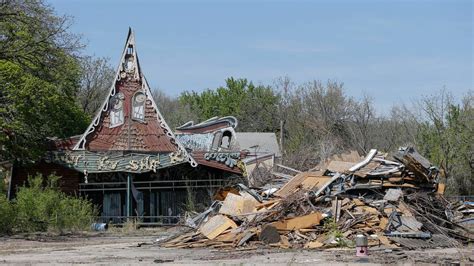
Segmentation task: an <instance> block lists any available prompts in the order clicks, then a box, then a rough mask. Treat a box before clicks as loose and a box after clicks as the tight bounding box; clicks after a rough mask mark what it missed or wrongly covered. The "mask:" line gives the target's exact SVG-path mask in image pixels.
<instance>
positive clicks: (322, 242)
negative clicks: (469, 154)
mask: <svg viewBox="0 0 474 266" xmlns="http://www.w3.org/2000/svg"><path fill="white" fill-rule="evenodd" d="M386 158H388V156H387V155H385V154H382V153H380V152H378V151H377V150H371V151H370V152H369V153H368V154H367V156H366V157H365V158H361V157H360V156H359V155H358V154H357V152H350V153H346V154H342V155H338V156H334V157H333V158H331V159H329V160H327V161H325V162H323V163H321V164H320V165H319V166H317V167H316V168H314V169H312V170H311V171H309V172H302V173H298V174H296V175H295V176H294V177H292V178H291V179H289V180H288V181H287V182H286V183H285V184H283V186H281V187H279V188H276V187H272V186H265V187H263V188H252V189H250V188H247V187H246V186H244V185H241V184H240V185H238V186H237V188H228V189H222V190H221V191H220V192H219V193H218V201H215V202H214V203H213V204H212V206H211V207H210V208H209V209H208V210H207V211H205V212H203V213H201V214H199V215H197V216H194V217H188V218H187V219H186V224H187V225H188V226H190V227H192V228H195V229H196V230H193V231H190V232H187V233H184V234H181V235H179V236H176V237H174V238H172V239H168V240H167V241H166V242H164V243H162V246H164V247H180V248H193V247H209V246H211V247H216V248H236V247H240V248H244V249H245V248H249V249H251V248H256V247H258V246H261V245H269V246H274V247H280V248H328V247H341V246H354V239H355V237H356V235H360V234H363V235H366V236H368V239H369V241H368V245H369V246H385V247H388V248H394V247H398V246H404V247H407V248H418V247H440V246H456V245H459V244H460V243H461V242H466V241H472V239H473V237H472V236H473V235H472V232H470V231H469V230H467V229H466V228H464V227H463V226H461V225H460V224H459V222H460V221H461V220H463V217H464V216H463V214H464V213H467V212H464V213H463V211H466V210H472V208H470V207H469V206H465V205H462V206H459V205H457V206H454V205H453V204H450V203H449V202H448V201H446V200H445V199H444V197H443V196H442V193H443V192H444V185H443V184H441V183H440V182H439V180H440V178H443V173H442V172H440V171H439V170H438V168H436V167H435V166H433V165H432V164H431V163H430V162H429V161H428V160H426V159H425V158H424V157H422V156H421V155H420V154H419V153H417V152H416V151H415V150H414V149H413V148H403V149H400V151H399V152H398V154H396V155H395V156H394V159H393V160H388V159H386ZM471 207H472V206H471ZM469 208H470V209H469Z"/></svg>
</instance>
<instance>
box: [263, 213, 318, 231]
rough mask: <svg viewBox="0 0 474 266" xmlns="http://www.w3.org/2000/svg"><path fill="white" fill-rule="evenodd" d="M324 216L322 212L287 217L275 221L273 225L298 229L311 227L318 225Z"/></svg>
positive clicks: (283, 228)
mask: <svg viewBox="0 0 474 266" xmlns="http://www.w3.org/2000/svg"><path fill="white" fill-rule="evenodd" d="M322 219H323V216H322V214H321V213H320V212H316V213H312V214H308V215H304V216H300V217H295V218H291V219H286V220H283V221H277V222H273V223H272V224H271V225H273V226H274V227H275V228H276V229H278V230H297V229H303V228H311V227H312V226H315V225H318V224H319V223H320V222H321V220H322Z"/></svg>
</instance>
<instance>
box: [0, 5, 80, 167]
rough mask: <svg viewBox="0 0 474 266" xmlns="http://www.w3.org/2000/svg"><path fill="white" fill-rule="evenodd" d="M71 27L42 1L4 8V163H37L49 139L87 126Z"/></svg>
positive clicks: (0, 118)
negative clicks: (79, 96)
mask: <svg viewBox="0 0 474 266" xmlns="http://www.w3.org/2000/svg"><path fill="white" fill-rule="evenodd" d="M68 23H69V20H68V19H67V17H58V16H56V15H55V14H54V10H53V9H52V8H51V7H50V6H48V5H46V4H45V3H44V2H43V1H8V0H7V1H2V2H1V3H0V37H1V38H0V88H1V90H0V128H1V130H0V159H1V160H9V159H18V160H19V161H23V162H24V161H29V160H36V159H38V157H39V156H41V155H42V154H43V152H44V148H45V147H44V141H45V139H46V137H52V136H57V137H66V136H71V135H74V134H78V133H80V132H81V131H82V130H83V129H84V128H85V127H86V126H87V120H88V118H87V116H86V115H85V114H84V113H83V112H82V111H81V109H80V108H79V107H78V106H77V104H76V96H77V88H78V87H79V80H80V66H79V63H78V60H77V58H76V53H77V52H78V49H80V47H81V46H80V45H79V42H78V38H77V36H74V35H71V34H69V33H68V32H67V28H68V25H69V24H68Z"/></svg>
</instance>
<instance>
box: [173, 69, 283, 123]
mask: <svg viewBox="0 0 474 266" xmlns="http://www.w3.org/2000/svg"><path fill="white" fill-rule="evenodd" d="M179 100H180V103H181V104H182V105H183V106H188V107H189V108H190V110H191V112H193V113H195V114H197V115H198V118H199V119H200V120H206V119H209V118H211V117H214V116H228V115H232V116H235V117H236V118H237V119H238V120H239V122H240V125H239V127H238V130H240V131H276V130H277V129H278V116H277V115H278V109H277V108H278V101H279V96H278V95H277V94H275V92H274V91H273V90H272V88H271V87H269V86H262V85H259V86H255V85H254V84H253V83H252V82H249V81H248V80H247V79H234V78H229V79H227V80H226V86H225V87H219V88H217V89H216V90H210V89H208V90H205V91H203V92H201V93H198V92H195V91H193V92H184V93H183V94H181V96H180V97H179Z"/></svg>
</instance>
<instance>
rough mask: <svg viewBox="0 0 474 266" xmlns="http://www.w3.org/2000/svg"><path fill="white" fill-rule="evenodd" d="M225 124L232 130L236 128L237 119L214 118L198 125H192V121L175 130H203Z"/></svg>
mask: <svg viewBox="0 0 474 266" xmlns="http://www.w3.org/2000/svg"><path fill="white" fill-rule="evenodd" d="M225 122H226V123H228V124H229V126H230V127H232V128H236V127H237V125H238V121H237V118H235V117H234V116H224V117H218V116H215V117H212V118H209V119H208V120H206V121H203V122H201V123H198V124H194V121H189V122H186V123H184V124H183V125H181V126H179V127H177V128H176V129H177V130H190V129H198V128H205V127H208V126H212V125H216V124H220V123H225Z"/></svg>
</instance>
